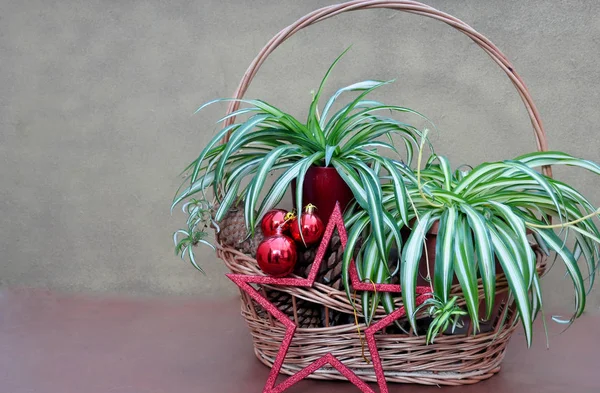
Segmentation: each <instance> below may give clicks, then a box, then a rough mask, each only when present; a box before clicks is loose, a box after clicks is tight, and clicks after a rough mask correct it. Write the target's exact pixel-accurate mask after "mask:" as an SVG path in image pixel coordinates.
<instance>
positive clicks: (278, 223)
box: [260, 209, 293, 236]
mask: <svg viewBox="0 0 600 393" xmlns="http://www.w3.org/2000/svg"><path fill="white" fill-rule="evenodd" d="M290 214H291V216H290ZM291 218H293V214H292V213H288V212H286V211H285V210H283V209H274V210H269V211H268V212H267V214H265V216H264V217H263V219H262V221H261V222H260V228H261V229H262V231H263V235H265V236H273V235H275V231H276V229H277V228H281V230H282V231H283V232H286V231H287V230H288V227H289V225H290V220H291Z"/></svg>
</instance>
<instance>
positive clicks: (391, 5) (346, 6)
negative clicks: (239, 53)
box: [225, 0, 552, 176]
mask: <svg viewBox="0 0 600 393" xmlns="http://www.w3.org/2000/svg"><path fill="white" fill-rule="evenodd" d="M372 8H388V9H393V10H397V11H404V12H409V13H411V14H417V15H422V16H426V17H428V18H432V19H437V20H439V21H442V22H444V23H446V24H448V25H450V26H452V27H454V28H455V29H457V30H458V31H460V32H462V33H463V34H465V35H467V36H468V37H469V38H471V39H472V40H473V41H474V42H475V43H476V44H477V45H479V46H480V47H481V49H483V50H484V51H485V52H486V53H487V54H488V55H489V56H490V57H491V58H492V60H493V61H494V62H495V63H496V64H498V66H499V67H500V68H502V70H504V72H505V73H506V75H507V76H508V78H509V79H510V80H511V82H512V83H513V85H514V86H515V88H516V89H517V91H518V93H519V95H520V96H521V100H522V101H523V104H524V105H525V108H526V109H527V113H528V114H529V118H530V119H531V124H532V125H533V132H534V136H535V141H536V145H537V149H538V151H547V150H548V142H547V139H546V132H545V131H544V128H543V126H542V121H541V119H540V114H539V112H538V110H537V108H536V106H535V104H534V103H533V99H532V98H531V94H530V93H529V90H528V89H527V86H525V82H523V80H522V79H521V77H520V76H519V75H518V74H517V72H516V71H515V70H514V68H513V66H512V64H511V63H510V61H508V59H507V58H506V56H504V54H503V53H502V52H501V51H500V49H498V48H497V47H496V46H495V45H494V44H493V43H492V42H491V41H490V40H488V39H487V38H486V37H484V36H483V35H482V34H480V33H478V32H477V31H475V29H473V28H472V27H471V26H469V25H467V24H466V23H464V22H463V21H461V20H459V19H457V18H455V17H453V16H451V15H448V14H446V13H444V12H442V11H439V10H437V9H435V8H433V7H430V6H428V5H425V4H422V3H419V2H417V1H411V0H353V1H349V2H346V3H342V4H335V5H331V6H327V7H323V8H320V9H318V10H316V11H313V12H311V13H309V14H307V15H305V16H304V17H302V18H300V19H298V20H297V21H296V22H294V23H292V24H291V25H289V26H288V27H286V28H285V29H283V30H281V31H280V32H279V33H277V35H275V37H273V38H272V39H271V40H270V41H269V42H268V43H267V44H266V45H265V46H264V47H263V48H262V50H261V51H260V52H259V53H258V55H257V56H256V57H255V58H254V60H253V61H252V63H251V64H250V66H249V67H248V69H247V70H246V72H245V73H244V77H243V78H242V80H241V81H240V84H239V85H238V87H237V89H236V91H235V93H234V98H236V99H241V98H242V97H243V96H244V93H246V90H247V89H248V86H249V85H250V82H252V79H253V78H254V76H255V75H256V73H257V72H258V69H259V68H260V66H261V65H262V64H263V62H264V61H265V60H266V59H267V57H268V56H269V54H271V52H273V51H274V50H275V49H276V48H277V47H278V46H279V45H281V44H282V43H283V42H284V41H285V40H286V39H288V38H290V37H291V36H292V35H294V34H295V33H296V32H298V31H299V30H301V29H303V28H305V27H308V26H310V25H313V24H315V23H317V22H320V21H322V20H325V19H328V18H331V17H333V16H336V15H338V14H341V13H343V12H347V11H357V10H362V9H372ZM239 105H240V102H239V101H232V102H230V103H229V106H228V108H227V115H229V114H231V113H233V112H234V111H236V110H237V109H238V108H239ZM234 121H235V117H230V118H228V119H227V120H226V122H225V126H229V125H231V124H233V122H234ZM227 140H229V135H227V137H226V138H225V142H226V141H227ZM543 171H544V174H546V175H547V176H552V170H551V168H550V167H549V166H547V167H544V168H543Z"/></svg>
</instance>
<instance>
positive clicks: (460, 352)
mask: <svg viewBox="0 0 600 393" xmlns="http://www.w3.org/2000/svg"><path fill="white" fill-rule="evenodd" d="M534 251H535V254H536V258H537V267H538V272H540V273H542V272H543V271H544V268H545V264H546V257H545V255H544V254H543V253H542V252H541V251H540V250H539V249H538V248H537V247H534ZM217 253H218V256H219V257H220V258H221V259H222V260H224V261H225V263H226V265H227V266H228V268H229V269H230V270H231V271H232V273H234V274H245V275H264V274H263V273H262V272H261V271H260V269H259V268H258V265H257V263H256V261H255V260H254V259H253V258H251V257H249V256H248V255H245V254H242V253H240V252H238V251H236V250H234V249H232V248H227V247H219V248H218V250H217ZM256 288H257V289H258V290H259V291H260V292H262V294H263V295H265V297H268V296H267V295H268V294H269V293H271V292H275V291H276V292H278V293H284V294H287V295H289V296H288V298H287V299H288V303H289V304H286V305H284V306H285V307H287V309H286V311H287V312H286V313H287V314H288V316H289V318H290V319H291V320H292V321H295V322H296V325H298V326H299V327H298V329H297V330H296V333H295V335H294V338H293V340H292V343H291V345H290V347H289V351H288V353H287V356H286V358H285V360H284V364H283V367H282V368H281V373H282V374H287V375H293V374H295V373H297V372H298V371H300V370H301V369H303V368H305V367H307V366H308V365H310V364H311V363H312V362H314V361H315V360H317V359H319V358H320V357H322V356H323V355H325V354H327V353H331V354H332V355H333V356H335V357H336V358H338V359H339V360H340V361H341V362H342V363H344V365H346V366H347V367H349V368H350V369H351V370H352V371H353V372H354V373H356V374H357V375H358V376H359V377H360V378H361V379H363V380H365V381H369V382H376V381H377V378H376V375H375V373H374V370H373V365H372V363H371V362H370V353H369V350H368V347H367V345H366V342H365V341H364V334H363V333H362V332H363V331H364V329H365V328H366V326H365V325H364V324H359V325H358V328H359V329H360V331H361V334H360V335H359V333H358V329H357V325H356V324H355V323H354V314H353V308H352V305H351V304H350V301H349V300H348V298H347V297H346V294H345V292H344V291H340V290H336V289H333V288H331V287H329V286H327V285H325V284H322V283H318V282H316V283H315V284H314V285H313V286H312V287H310V288H301V287H286V286H277V287H273V286H269V285H264V286H260V287H256ZM460 292H461V290H460V286H459V285H455V286H453V287H452V293H455V294H458V293H460ZM506 292H508V284H507V281H506V278H505V277H504V275H503V274H499V275H498V276H497V293H500V294H501V293H506ZM479 295H480V299H483V292H482V287H481V280H480V281H479ZM241 300H242V316H243V317H244V318H245V319H246V322H247V324H248V327H249V328H250V333H251V335H252V339H253V343H254V353H255V354H256V357H257V358H258V359H259V360H260V361H261V362H262V363H264V364H265V365H267V366H269V367H272V366H273V362H274V360H275V357H276V356H277V353H278V351H279V346H280V344H281V342H282V341H283V339H284V335H285V331H286V329H285V327H284V326H283V325H282V324H281V323H280V322H279V321H277V320H276V319H275V318H273V317H272V316H271V315H270V314H269V313H267V312H265V310H264V309H263V308H262V307H261V306H260V305H258V304H257V303H255V302H254V300H252V299H251V298H250V297H249V296H248V295H247V294H246V293H245V292H243V291H241ZM400 301H401V300H400V299H396V305H397V306H401V303H400ZM300 303H302V304H304V305H306V304H309V305H310V307H311V308H310V309H311V310H313V311H314V307H318V308H319V309H320V315H322V316H323V318H322V320H321V321H322V324H323V327H311V328H303V327H301V325H300V324H299V321H300V320H301V319H302V317H303V315H302V313H303V312H306V309H305V308H304V307H303V306H300V305H299V304H300ZM355 304H356V307H357V309H358V310H359V311H360V310H362V306H361V304H360V296H357V297H356V299H355ZM462 305H463V306H464V304H462ZM278 307H279V308H280V309H281V305H278ZM498 309H499V315H498V316H497V318H494V321H493V322H491V323H490V322H488V324H487V327H488V331H487V332H479V333H478V334H475V335H474V334H472V329H471V327H470V326H466V333H464V330H465V329H462V330H463V332H461V333H456V334H448V333H449V332H447V333H444V334H440V335H439V336H438V337H436V338H435V341H434V343H433V344H426V342H425V334H424V333H425V332H426V330H427V324H426V322H427V318H424V315H421V316H420V319H419V320H418V322H420V323H421V324H422V326H423V329H422V330H421V331H419V332H418V333H419V335H416V334H415V333H414V332H413V331H411V330H409V331H407V332H406V333H402V332H401V331H400V330H399V329H398V328H396V327H395V325H390V326H389V327H388V328H387V329H386V330H384V331H381V332H378V333H377V334H376V335H375V340H376V343H377V347H378V349H379V355H380V357H381V362H382V366H383V370H384V373H385V377H386V380H387V381H388V382H396V383H418V384H425V385H465V384H473V383H477V382H479V381H482V380H485V379H487V378H490V377H491V376H493V375H494V374H496V373H498V372H499V371H500V365H501V362H502V359H503V358H504V353H505V351H506V347H507V345H508V342H509V340H510V337H511V335H512V333H513V332H514V331H515V329H516V328H517V325H518V323H517V318H516V312H515V310H514V302H511V303H510V304H506V303H503V304H502V305H501V306H500V307H499V308H498ZM336 315H337V316H340V315H342V316H343V317H344V318H341V319H339V318H337V320H338V324H336V325H335V326H332V325H331V324H330V321H332V320H334V318H332V316H336ZM385 315H386V314H385V311H384V310H383V309H382V308H381V307H380V308H379V309H378V310H377V314H376V317H375V320H378V319H380V318H382V317H384V316H385ZM358 317H359V321H362V320H364V319H363V315H362V314H361V313H360V312H359V314H358ZM399 322H401V323H404V324H405V325H406V326H408V324H407V323H406V320H399ZM424 322H425V323H424ZM423 323H424V324H423ZM309 378H312V379H320V380H345V379H346V378H345V377H344V376H342V375H341V374H339V372H338V371H337V370H335V369H333V368H326V367H324V368H321V369H319V370H317V371H316V372H315V373H314V374H311V375H310V376H309Z"/></svg>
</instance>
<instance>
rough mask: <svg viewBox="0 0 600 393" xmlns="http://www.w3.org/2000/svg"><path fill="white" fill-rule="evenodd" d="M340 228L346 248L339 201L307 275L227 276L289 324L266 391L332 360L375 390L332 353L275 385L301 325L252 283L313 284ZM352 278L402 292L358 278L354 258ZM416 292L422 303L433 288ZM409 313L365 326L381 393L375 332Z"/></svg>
mask: <svg viewBox="0 0 600 393" xmlns="http://www.w3.org/2000/svg"><path fill="white" fill-rule="evenodd" d="M335 228H337V230H338V235H339V236H340V241H341V243H342V249H344V248H345V247H346V243H347V241H348V234H347V232H346V228H345V226H344V221H343V218H342V212H341V210H340V206H339V204H336V206H335V209H334V211H333V213H332V214H331V217H330V218H329V222H328V224H327V228H326V229H325V233H324V234H323V240H322V241H321V244H320V245H319V249H318V250H317V255H316V257H315V261H314V263H313V266H312V268H311V270H310V272H309V274H308V277H307V278H289V277H288V278H275V277H270V276H248V275H244V274H227V277H228V278H229V279H231V280H232V281H233V282H234V283H235V284H236V285H237V286H238V287H240V289H242V290H243V291H244V292H246V293H247V294H248V295H249V296H250V297H251V298H252V299H254V301H256V302H257V303H258V304H260V305H261V306H263V307H264V308H265V310H267V311H268V312H269V313H271V314H272V315H273V316H274V317H275V318H276V319H277V320H278V321H279V322H281V323H282V324H283V325H284V326H285V327H286V332H285V336H284V339H283V341H282V342H281V345H280V347H279V352H278V353H277V357H276V358H275V362H274V363H273V367H272V368H271V372H270V374H269V377H268V379H267V383H266V384H265V387H264V389H263V393H280V392H283V391H284V390H286V389H288V388H289V387H291V386H292V385H294V384H296V383H297V382H299V381H301V380H302V379H304V378H306V377H307V376H309V375H310V374H312V373H314V372H315V371H317V370H318V369H320V368H321V367H323V366H325V365H327V364H329V365H331V366H332V367H334V368H335V369H337V370H338V371H339V372H340V373H341V374H342V375H343V376H345V377H346V378H348V380H349V381H350V382H352V383H353V384H354V385H355V386H356V387H358V388H359V389H360V390H361V391H362V392H363V393H375V392H374V391H373V389H371V388H370V387H369V385H367V384H366V383H365V382H364V381H363V380H361V379H360V378H359V377H358V376H357V375H356V374H355V373H354V372H352V370H350V369H349V368H348V367H346V366H345V365H344V364H342V362H340V361H339V360H338V359H337V358H336V357H334V356H333V355H332V354H331V353H328V354H327V355H325V356H323V357H321V358H319V359H318V360H316V361H315V362H313V363H312V364H310V365H309V366H307V367H305V368H304V369H302V370H300V371H298V372H297V373H296V374H294V375H293V376H291V377H289V378H287V379H286V380H285V381H283V382H281V383H280V384H279V385H277V386H275V382H276V380H277V376H278V375H279V371H280V370H281V367H282V365H283V361H284V359H285V356H286V354H287V352H288V349H289V347H290V344H291V342H292V339H293V337H294V334H295V332H296V328H297V326H296V325H295V324H294V323H293V322H292V321H291V320H289V319H288V317H287V316H286V315H285V314H284V313H283V312H281V311H280V310H279V309H278V308H277V307H276V306H275V305H274V304H273V303H271V302H269V301H268V300H267V299H266V298H265V297H264V296H263V295H261V294H260V293H259V292H258V291H257V290H256V289H254V288H253V287H252V286H250V285H249V284H250V283H254V284H270V285H284V286H295V287H311V286H312V285H313V284H314V282H315V279H316V276H317V272H318V271H319V267H320V266H321V263H322V262H323V257H324V256H325V251H326V250H327V245H328V244H329V242H330V240H331V236H332V235H333V231H334V229H335ZM349 273H350V281H351V284H352V287H353V288H354V289H357V290H363V291H380V292H395V293H399V292H400V285H393V284H372V283H365V282H361V281H360V280H359V278H358V274H357V271H356V266H355V264H354V261H352V263H351V264H350V272H349ZM416 292H417V293H418V294H420V296H418V297H417V299H416V303H417V305H418V304H421V303H422V302H424V301H425V300H426V299H427V298H429V297H431V295H430V294H429V292H430V289H429V288H428V287H417V288H416ZM405 314H406V311H405V310H404V307H401V308H399V309H397V310H395V311H394V312H393V313H391V314H389V315H388V316H386V317H385V318H383V319H382V320H380V321H379V322H377V323H376V324H374V325H372V326H370V327H369V328H368V329H366V330H365V337H366V340H367V344H368V346H369V351H370V352H371V357H372V359H373V368H374V371H375V374H376V376H377V383H378V385H379V389H380V391H381V393H387V392H388V388H387V383H386V381H385V375H384V373H383V368H382V367H381V359H380V357H379V352H378V350H377V344H376V342H375V332H377V331H378V330H381V329H383V328H385V327H386V326H388V325H390V324H391V323H392V322H394V321H395V320H396V319H398V318H401V317H403V316H404V315H405Z"/></svg>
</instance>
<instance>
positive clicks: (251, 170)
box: [172, 52, 424, 279]
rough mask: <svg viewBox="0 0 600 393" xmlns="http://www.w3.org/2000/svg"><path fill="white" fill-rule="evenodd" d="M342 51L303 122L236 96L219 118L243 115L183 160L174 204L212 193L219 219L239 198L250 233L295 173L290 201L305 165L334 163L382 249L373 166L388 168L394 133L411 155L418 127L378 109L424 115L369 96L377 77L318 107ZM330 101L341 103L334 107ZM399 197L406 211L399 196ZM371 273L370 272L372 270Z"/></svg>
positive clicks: (388, 223) (386, 222)
mask: <svg viewBox="0 0 600 393" xmlns="http://www.w3.org/2000/svg"><path fill="white" fill-rule="evenodd" d="M344 53H345V52H344ZM344 53H342V55H340V56H339V57H338V58H337V59H336V60H335V61H334V63H333V64H332V65H331V67H330V68H329V69H328V71H327V73H326V74H325V76H324V78H323V80H322V81H321V83H320V86H319V88H318V90H317V91H316V93H315V94H314V97H313V100H312V102H311V104H310V108H309V113H308V118H307V120H306V122H304V123H302V122H300V121H298V120H297V119H295V118H294V117H293V116H292V115H290V114H288V113H285V112H284V111H282V110H280V109H278V108H276V107H275V106H272V105H270V104H268V103H266V102H264V101H261V100H237V101H239V102H241V103H243V104H246V105H247V107H244V108H242V109H239V110H237V111H236V112H234V113H232V114H230V115H228V116H226V117H224V118H222V119H221V120H219V123H221V122H224V121H225V120H227V119H229V118H231V117H233V116H236V118H244V119H242V120H239V121H238V122H236V123H234V124H232V125H230V126H228V127H225V128H224V129H223V130H221V131H220V132H219V133H217V135H215V136H214V138H213V139H211V141H210V142H209V143H208V145H207V146H206V147H205V148H204V149H203V150H202V152H201V153H200V154H199V155H198V157H197V158H196V159H195V160H194V161H193V162H192V163H191V164H190V165H189V166H188V168H187V169H186V172H187V177H186V183H187V187H185V188H184V189H183V190H182V191H180V192H178V193H177V195H176V197H175V199H174V201H173V205H172V207H175V206H176V205H177V204H179V203H181V202H182V201H185V200H187V199H189V198H191V197H195V198H198V199H200V200H203V201H205V200H207V198H208V197H207V193H208V194H212V197H214V198H215V199H216V204H218V205H219V209H218V210H217V211H216V213H215V215H214V216H213V217H212V218H213V219H214V220H215V221H217V222H218V221H220V220H221V219H222V218H223V217H224V215H225V214H226V213H227V211H228V209H229V208H230V207H231V206H232V205H234V204H235V203H237V202H239V201H244V204H245V205H244V208H245V210H244V211H245V221H246V227H247V230H248V232H249V233H252V232H253V231H254V228H255V226H256V224H257V223H258V222H260V220H261V218H262V217H263V216H264V214H265V213H266V212H268V211H269V210H271V209H272V208H274V207H275V206H276V205H277V204H278V203H279V201H280V200H281V199H282V197H283V196H284V194H285V192H286V190H287V189H288V187H289V185H290V183H291V182H292V181H293V180H296V182H297V192H296V195H295V196H294V197H295V199H296V205H297V206H303V200H302V187H303V184H304V176H305V174H306V172H307V171H308V169H309V168H310V167H311V166H313V165H316V166H333V167H335V168H336V169H337V171H338V173H339V174H340V175H341V176H342V178H343V179H344V180H345V181H346V183H347V184H348V185H349V187H350V189H351V190H352V192H353V194H354V196H355V197H356V199H357V200H358V201H359V204H360V206H361V207H362V208H363V209H365V210H366V211H368V213H369V216H370V217H371V220H372V223H371V226H370V228H372V230H373V233H374V239H375V240H374V241H375V243H374V245H375V246H376V251H377V254H378V255H385V253H386V240H385V239H384V236H383V233H384V231H385V228H386V227H387V228H388V229H391V230H394V229H395V228H394V223H393V222H392V220H390V217H389V216H386V214H385V213H384V211H383V210H382V205H381V196H382V189H381V183H380V180H379V179H380V174H379V168H381V167H384V168H388V169H389V168H391V169H393V168H394V165H393V164H392V161H390V160H389V159H388V158H385V157H384V156H383V154H385V153H387V154H388V155H391V156H393V157H396V159H400V153H399V152H398V150H397V149H396V147H395V146H394V143H393V138H392V137H393V136H396V137H400V139H401V140H402V141H403V142H404V147H405V153H406V156H405V159H406V161H407V162H410V161H411V160H412V156H413V150H414V147H415V146H416V143H417V138H418V137H419V136H420V132H419V131H418V130H417V129H416V128H414V127H412V126H410V125H408V124H405V123H402V122H399V121H397V120H395V119H393V118H391V117H387V116H384V115H383V114H382V113H386V112H387V113H408V114H414V115H417V116H420V117H422V118H424V117H423V116H422V115H420V114H419V113H417V112H415V111H413V110H411V109H408V108H404V107H400V106H393V105H385V104H382V103H380V102H377V101H372V100H368V99H367V96H368V94H369V93H371V92H373V91H374V90H376V89H378V88H380V87H382V86H384V85H387V84H389V83H390V82H391V81H375V80H367V81H362V82H358V83H354V84H352V85H349V86H346V87H344V88H341V89H339V90H338V91H337V92H336V93H334V94H333V95H332V96H331V97H330V98H329V99H328V100H327V102H326V104H325V106H324V107H323V110H322V112H321V114H319V100H320V98H321V95H322V93H323V88H324V86H325V83H326V81H327V79H328V77H329V75H330V74H331V72H332V70H333V68H334V66H335V65H336V64H337V62H338V61H339V60H340V59H341V57H342V56H343V55H344ZM347 93H357V96H356V97H354V98H353V99H352V100H350V101H349V102H348V103H346V104H339V103H338V101H339V100H338V99H339V98H340V97H341V96H342V95H343V94H347ZM224 101H231V100H226V99H220V100H215V101H211V102H209V103H207V104H205V105H203V106H202V107H200V108H199V109H198V110H199V111H200V110H202V109H203V108H204V107H206V106H207V105H211V104H214V103H217V102H224ZM336 104H337V105H336ZM334 106H341V108H340V109H339V110H337V111H336V112H334ZM228 133H231V135H230V139H229V141H228V142H227V143H225V144H221V143H220V142H222V141H223V138H224V137H226V135H227V134H228ZM276 171H281V172H280V173H281V174H280V175H279V176H278V177H277V178H276V179H275V182H274V184H273V186H272V187H271V188H270V189H269V190H268V192H267V194H266V196H264V197H261V192H262V191H263V189H264V186H265V181H266V179H267V176H268V175H270V174H273V173H274V172H276ZM393 175H394V176H395V179H396V180H397V181H396V182H394V183H392V188H394V190H395V194H396V195H398V196H399V197H400V198H401V199H402V198H403V196H404V185H403V184H402V180H401V174H400V173H398V172H393ZM399 204H400V207H401V209H403V210H402V211H403V212H404V213H405V212H406V206H405V198H404V201H403V200H401V201H400V202H399ZM299 224H300V221H298V225H299ZM397 240H399V238H398V239H397ZM398 246H400V244H399V243H398ZM386 270H387V269H386ZM386 273H389V272H387V271H386ZM375 274H376V272H370V275H373V276H374V275H375ZM373 279H375V277H373Z"/></svg>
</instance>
